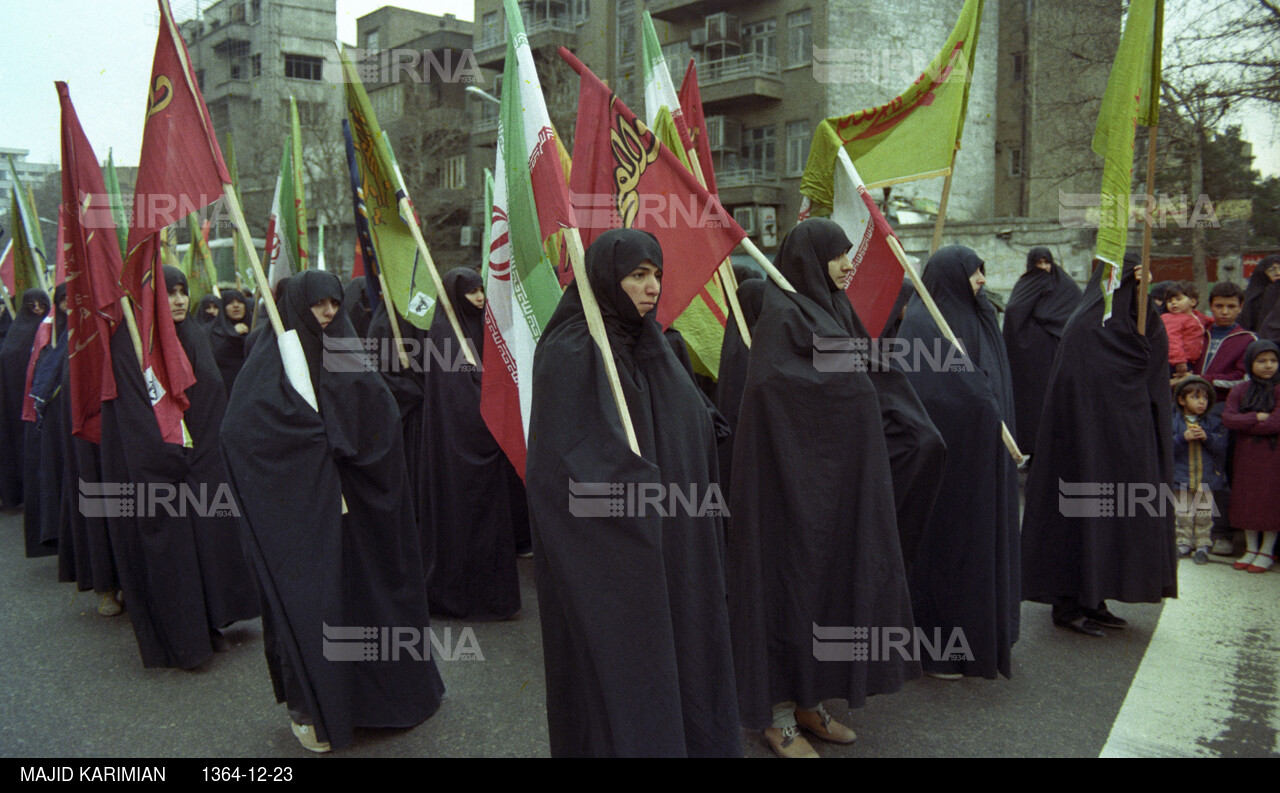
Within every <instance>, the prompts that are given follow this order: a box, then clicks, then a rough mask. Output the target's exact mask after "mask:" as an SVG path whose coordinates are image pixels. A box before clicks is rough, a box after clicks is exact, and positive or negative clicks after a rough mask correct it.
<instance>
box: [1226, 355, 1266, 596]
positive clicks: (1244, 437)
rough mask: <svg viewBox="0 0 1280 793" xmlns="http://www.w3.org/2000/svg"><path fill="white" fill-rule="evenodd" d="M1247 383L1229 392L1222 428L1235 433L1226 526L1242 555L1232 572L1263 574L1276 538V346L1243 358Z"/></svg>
mask: <svg viewBox="0 0 1280 793" xmlns="http://www.w3.org/2000/svg"><path fill="white" fill-rule="evenodd" d="M1244 361H1245V371H1246V372H1248V373H1249V382H1247V383H1241V384H1240V385H1238V386H1236V387H1235V388H1233V389H1231V393H1230V394H1229V395H1228V396H1227V409H1226V410H1225V411H1223V413H1222V423H1223V424H1225V425H1226V426H1227V428H1228V429H1230V430H1233V431H1234V432H1235V433H1236V451H1235V458H1234V463H1235V465H1234V475H1235V482H1234V489H1233V492H1232V496H1231V524H1232V525H1233V526H1237V527H1239V528H1241V529H1244V532H1245V539H1246V542H1247V543H1248V551H1247V552H1246V553H1245V555H1244V556H1243V557H1242V558H1241V559H1240V561H1238V562H1236V563H1235V568H1236V569H1237V570H1248V571H1249V572H1251V573H1265V572H1266V571H1268V570H1270V569H1271V566H1272V565H1273V564H1275V560H1276V548H1275V545H1276V535H1277V533H1280V496H1278V495H1277V494H1280V445H1278V444H1277V441H1280V412H1277V411H1276V401H1277V397H1278V396H1280V376H1277V374H1276V372H1277V369H1278V368H1280V346H1277V345H1276V343H1275V342H1272V341H1267V340H1265V339H1260V340H1258V341H1255V342H1253V343H1252V344H1250V345H1249V347H1248V349H1246V350H1245V353H1244Z"/></svg>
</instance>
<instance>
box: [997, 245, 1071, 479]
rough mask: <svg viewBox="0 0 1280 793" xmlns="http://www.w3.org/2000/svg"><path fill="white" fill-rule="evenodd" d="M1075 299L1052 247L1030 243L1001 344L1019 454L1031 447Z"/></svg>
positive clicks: (1006, 314)
mask: <svg viewBox="0 0 1280 793" xmlns="http://www.w3.org/2000/svg"><path fill="white" fill-rule="evenodd" d="M1079 302H1080V287H1078V286H1076V282H1075V281H1073V280H1071V276H1069V275H1067V273H1066V271H1065V270H1063V269H1062V267H1060V266H1059V265H1058V264H1057V262H1055V261H1054V260H1053V253H1052V252H1051V251H1050V250H1049V249H1048V248H1032V249H1031V250H1030V251H1029V252H1028V253H1027V270H1026V272H1025V273H1023V274H1022V277H1021V278H1019V279H1018V283H1016V284H1014V286H1013V292H1011V293H1010V294H1009V302H1008V303H1007V304H1006V305H1005V308H1004V344H1005V349H1006V350H1007V351H1008V353H1009V371H1010V373H1011V374H1012V375H1013V406H1014V410H1015V412H1016V413H1017V416H1018V434H1017V441H1018V449H1019V450H1021V451H1022V453H1023V454H1031V453H1032V452H1033V451H1035V447H1036V432H1037V431H1038V430H1039V428H1040V408H1041V407H1043V406H1044V395H1045V389H1047V388H1048V387H1049V370H1050V369H1051V368H1053V356H1054V354H1056V353H1057V351H1058V342H1059V341H1061V340H1062V331H1063V329H1064V328H1066V326H1067V319H1068V318H1070V317H1071V312H1073V311H1075V310H1076V305H1077V304H1079Z"/></svg>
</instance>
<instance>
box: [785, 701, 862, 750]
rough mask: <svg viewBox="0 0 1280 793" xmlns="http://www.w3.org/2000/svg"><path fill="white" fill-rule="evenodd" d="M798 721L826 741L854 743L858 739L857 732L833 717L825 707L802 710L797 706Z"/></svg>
mask: <svg viewBox="0 0 1280 793" xmlns="http://www.w3.org/2000/svg"><path fill="white" fill-rule="evenodd" d="M796 722H797V723H798V724H799V725H800V726H801V727H804V728H805V729H806V730H808V731H809V732H811V733H813V734H814V735H816V736H818V737H819V738H821V739H822V740H824V741H830V742H831V743H853V742H854V741H856V740H858V734H857V733H855V732H854V731H853V730H851V729H849V728H848V727H846V726H844V725H843V724H841V723H840V722H838V721H836V720H835V719H833V718H831V714H830V713H827V712H826V710H825V709H818V710H800V709H799V708H797V709H796Z"/></svg>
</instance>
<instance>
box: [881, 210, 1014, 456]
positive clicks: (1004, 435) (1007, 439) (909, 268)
mask: <svg viewBox="0 0 1280 793" xmlns="http://www.w3.org/2000/svg"><path fill="white" fill-rule="evenodd" d="M889 247H890V248H892V249H893V255H894V256H897V257H898V263H899V264H901V265H902V269H903V270H905V271H906V273H907V277H908V278H910V279H911V283H912V284H914V285H915V288H916V294H917V295H919V296H920V300H921V301H923V302H924V306H925V308H927V309H928V310H929V316H931V317H933V321H934V322H935V323H937V325H938V330H940V331H942V335H943V336H945V337H946V338H947V341H949V342H951V343H952V344H954V345H955V346H956V349H957V350H959V351H960V354H961V355H966V356H967V355H968V353H967V352H965V349H964V344H963V343H961V341H960V339H959V338H958V337H957V336H956V334H955V331H953V330H952V329H951V323H949V322H947V318H946V317H944V316H942V311H941V310H940V309H939V308H938V304H937V303H935V302H933V295H931V294H929V290H928V289H925V287H924V281H922V280H921V279H920V273H919V271H917V270H916V266H915V265H914V264H912V263H911V260H910V259H908V258H907V253H906V251H904V250H903V249H902V243H901V242H899V241H898V238H897V237H894V236H890V237H889ZM1000 439H1001V440H1003V441H1004V446H1005V448H1006V449H1008V450H1009V454H1010V456H1012V457H1013V461H1014V462H1016V463H1019V464H1021V463H1022V460H1023V459H1024V455H1023V454H1022V450H1021V449H1019V448H1018V442H1017V441H1016V440H1014V437H1013V433H1012V432H1010V431H1009V426H1008V425H1007V424H1005V423H1004V422H1003V421H1001V422H1000Z"/></svg>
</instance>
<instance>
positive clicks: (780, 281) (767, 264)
mask: <svg viewBox="0 0 1280 793" xmlns="http://www.w3.org/2000/svg"><path fill="white" fill-rule="evenodd" d="M738 244H739V245H741V246H742V249H743V250H745V251H746V252H747V253H749V254H751V258H752V259H755V260H756V264H758V265H760V267H761V268H762V269H763V270H764V272H765V274H766V275H768V276H769V277H770V278H772V279H773V280H774V283H776V284H777V285H778V286H780V287H782V290H783V291H784V292H794V291H796V288H795V287H794V286H792V285H791V282H790V281H788V280H787V279H786V277H785V276H784V275H783V274H782V273H780V272H778V268H777V267H774V266H773V262H771V261H769V257H767V256H765V255H764V252H763V251H761V250H760V249H759V248H757V247H756V244H755V243H754V242H752V241H751V238H750V237H743V238H742V241H741V242H739V243H738Z"/></svg>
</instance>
